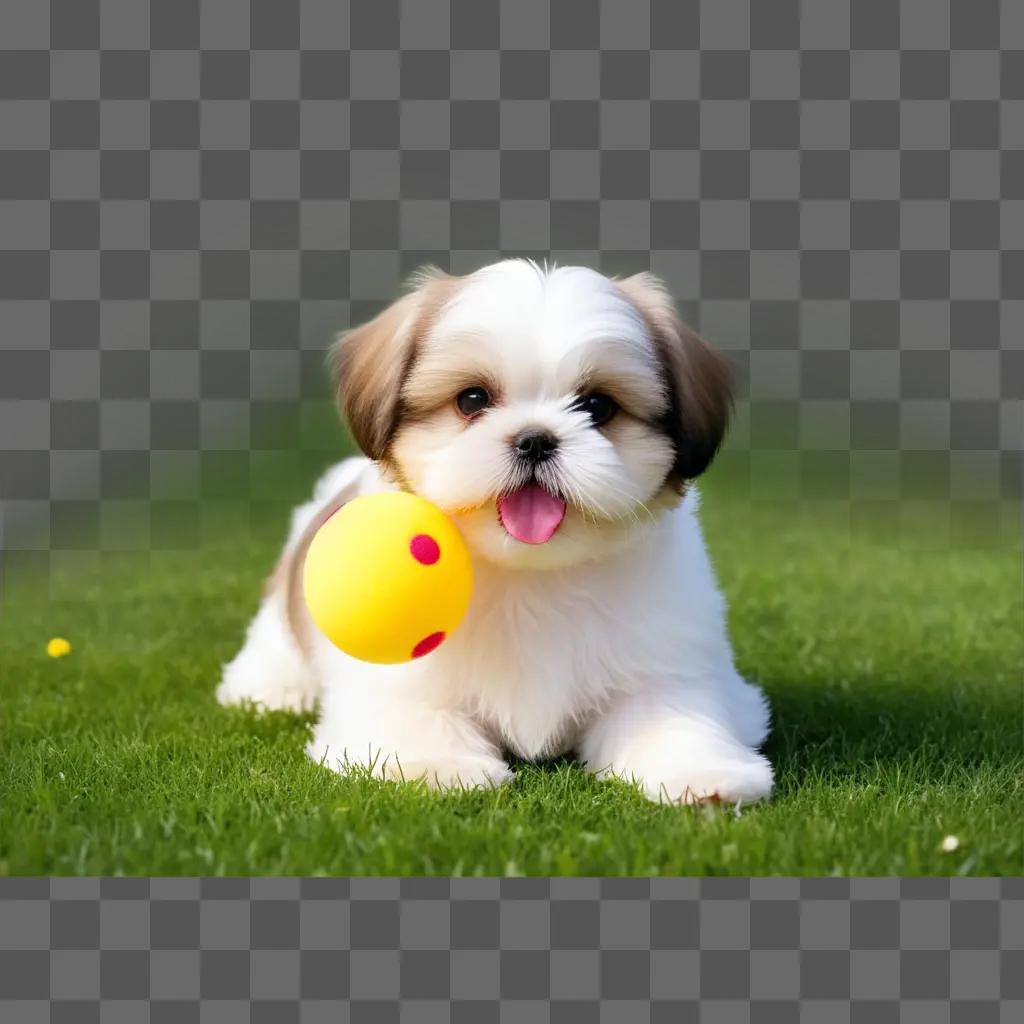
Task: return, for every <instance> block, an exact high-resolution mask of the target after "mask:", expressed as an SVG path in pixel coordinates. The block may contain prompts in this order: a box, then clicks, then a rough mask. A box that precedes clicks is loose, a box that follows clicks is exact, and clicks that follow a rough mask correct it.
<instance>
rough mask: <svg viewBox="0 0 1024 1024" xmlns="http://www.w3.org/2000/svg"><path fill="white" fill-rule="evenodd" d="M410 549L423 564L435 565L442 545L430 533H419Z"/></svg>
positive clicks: (414, 556)
mask: <svg viewBox="0 0 1024 1024" xmlns="http://www.w3.org/2000/svg"><path fill="white" fill-rule="evenodd" d="M409 550H410V551H411V552H412V557H413V558H415V559H416V561H417V562H419V563H420V564H421V565H433V564H434V563H435V562H436V561H437V560H438V559H439V558H440V557H441V547H440V545H439V544H438V543H437V541H436V540H434V538H433V537H431V536H430V534H428V533H417V534H416V536H415V537H413V539H412V540H411V541H409ZM438 642H439V643H440V641H438Z"/></svg>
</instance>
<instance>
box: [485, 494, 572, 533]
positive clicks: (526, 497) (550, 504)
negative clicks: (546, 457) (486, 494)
mask: <svg viewBox="0 0 1024 1024" xmlns="http://www.w3.org/2000/svg"><path fill="white" fill-rule="evenodd" d="M498 515H499V516H500V517H501V524H502V526H504V527H505V529H506V530H508V532H509V533H510V534H511V535H512V536H513V537H515V539H516V540H520V541H522V542H523V543H524V544H546V543H547V542H548V541H549V540H551V538H552V537H553V536H554V534H555V530H557V529H558V527H559V526H561V525H562V520H563V519H564V518H565V502H564V501H562V499H561V498H555V497H553V496H552V495H550V494H548V492H547V491H545V490H544V488H543V487H538V486H537V485H536V484H530V485H529V486H528V487H524V488H523V489H522V490H521V491H513V492H512V493H511V494H503V495H502V496H501V497H500V498H499V499H498Z"/></svg>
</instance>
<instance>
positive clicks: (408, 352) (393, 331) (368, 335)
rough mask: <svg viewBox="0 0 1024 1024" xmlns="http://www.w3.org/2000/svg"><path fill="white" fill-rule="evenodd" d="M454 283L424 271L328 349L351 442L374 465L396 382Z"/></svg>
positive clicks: (381, 457)
mask: <svg viewBox="0 0 1024 1024" xmlns="http://www.w3.org/2000/svg"><path fill="white" fill-rule="evenodd" d="M459 280H460V279H459V278H457V277H453V276H452V275H450V274H446V273H444V272H443V271H441V270H438V269H436V268H434V267H428V268H425V269H424V270H422V271H420V272H419V273H417V274H416V275H414V276H413V278H412V279H411V280H410V285H411V287H412V289H413V290H412V291H410V292H409V293H408V294H406V295H403V296H402V297H401V298H400V299H398V300H396V301H395V302H393V303H392V304H391V305H390V306H388V307H387V309H385V310H383V311H382V312H381V313H378V314H377V316H375V317H374V318H373V319H372V320H370V321H369V323H366V324H363V325H362V326H361V327H354V328H352V329H351V330H348V331H346V332H345V333H344V334H342V335H341V337H339V338H338V340H337V341H336V342H335V344H334V345H333V346H332V347H331V350H330V353H329V356H328V359H329V364H330V369H331V376H332V379H333V381H334V388H335V394H336V395H337V399H338V404H339V406H340V408H341V411H342V414H343V415H344V417H345V420H346V422H347V423H348V427H349V430H350V431H351V433H352V437H353V439H354V440H355V442H356V444H357V445H359V447H360V449H361V450H362V451H363V452H364V453H365V454H366V455H368V456H369V457H370V458H371V459H374V460H375V461H377V462H384V463H387V462H388V452H389V448H390V444H391V439H392V437H393V436H394V434H395V431H396V430H397V428H398V423H399V420H400V419H401V413H402V409H401V405H402V401H401V392H402V382H403V381H404V380H405V378H406V376H407V375H408V373H409V370H410V368H411V367H412V364H413V362H414V361H415V359H416V352H417V348H418V346H419V344H420V342H421V340H422V338H423V336H424V335H425V334H426V332H427V331H428V330H429V329H430V327H431V325H432V323H433V321H434V320H435V319H436V317H437V315H438V313H439V312H440V311H441V308H442V307H443V306H444V304H445V302H447V300H448V299H449V298H450V297H451V295H452V293H453V292H454V290H455V288H456V287H457V285H458V282H459Z"/></svg>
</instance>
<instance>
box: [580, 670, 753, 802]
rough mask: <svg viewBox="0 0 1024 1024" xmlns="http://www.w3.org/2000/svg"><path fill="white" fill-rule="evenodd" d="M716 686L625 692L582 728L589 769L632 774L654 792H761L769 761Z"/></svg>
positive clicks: (730, 797) (672, 798)
mask: <svg viewBox="0 0 1024 1024" xmlns="http://www.w3.org/2000/svg"><path fill="white" fill-rule="evenodd" d="M716 689H717V685H716V686H709V685H708V684H706V683H705V684H701V683H699V682H696V683H695V682H691V681H687V682H680V683H678V684H676V685H674V686H671V687H663V688H659V689H657V690H645V691H641V692H639V693H636V694H631V695H627V696H622V697H620V698H619V699H618V700H617V701H616V702H615V703H614V704H613V705H612V706H611V707H610V708H609V709H608V710H607V711H606V712H605V713H604V714H603V715H601V716H599V717H598V718H597V719H596V720H595V721H594V722H593V723H591V724H590V726H589V727H588V728H587V730H586V731H585V732H584V734H583V738H582V742H581V743H580V748H579V752H580V755H581V757H582V758H583V760H584V761H585V762H586V765H587V768H588V770H589V771H592V772H594V773H595V774H596V775H598V776H600V777H606V776H616V777H619V778H623V779H625V780H627V781H635V782H637V783H639V784H640V785H641V786H642V787H643V791H644V793H646V794H647V796H648V797H649V798H650V799H652V800H659V801H661V800H664V801H668V802H673V803H675V802H682V803H699V802H701V801H704V800H726V801H730V802H737V801H742V802H744V803H747V802H749V801H752V800H761V799H764V798H765V797H767V796H768V795H769V794H770V793H771V790H772V768H771V765H770V764H769V763H768V760H767V759H766V758H765V757H764V756H763V755H762V754H760V753H758V752H757V751H756V750H754V749H752V748H751V747H750V746H748V745H747V744H746V743H744V742H743V739H742V738H741V737H740V735H737V732H738V730H735V729H734V726H733V723H732V722H731V721H730V718H729V716H728V715H726V714H724V713H723V709H722V708H721V707H720V706H719V705H718V703H717V701H716V699H715V693H716ZM752 734H753V733H752V732H751V733H748V735H752Z"/></svg>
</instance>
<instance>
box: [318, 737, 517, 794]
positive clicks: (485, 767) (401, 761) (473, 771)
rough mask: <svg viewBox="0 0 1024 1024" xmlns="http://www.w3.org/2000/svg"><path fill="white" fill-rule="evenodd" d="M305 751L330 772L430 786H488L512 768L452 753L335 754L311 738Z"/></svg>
mask: <svg viewBox="0 0 1024 1024" xmlns="http://www.w3.org/2000/svg"><path fill="white" fill-rule="evenodd" d="M306 753H307V754H308V755H309V756H310V757H311V758H312V759H313V760H314V761H317V762H319V763H321V764H323V765H324V766H325V767H327V768H330V769H331V770H332V771H336V772H341V773H346V772H350V771H363V772H367V773H369V774H370V775H372V776H374V777H375V778H378V779H384V780H388V781H391V782H414V781H423V782H425V783H426V784H427V785H428V786H430V787H431V789H439V790H445V789H491V788H494V787H496V786H500V785H503V784H504V783H506V782H508V781H509V780H510V779H511V778H512V770H511V769H510V768H509V766H508V765H507V764H506V763H505V762H504V761H502V760H500V759H499V758H496V757H487V756H484V755H466V756H463V757H458V756H453V757H450V758H448V759H444V760H443V759H435V758H429V757H426V758H425V757H416V756H409V757H407V758H402V757H401V756H396V755H395V754H391V755H390V756H387V757H385V756H384V755H383V754H378V755H377V756H374V757H370V756H366V757H352V756H350V755H349V754H348V752H347V751H346V752H340V753H335V752H334V751H333V749H332V748H331V747H330V746H329V745H328V744H324V743H321V742H317V741H316V740H314V741H313V742H312V743H310V744H309V746H308V747H307V748H306Z"/></svg>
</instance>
